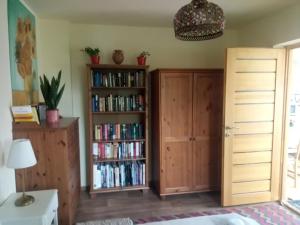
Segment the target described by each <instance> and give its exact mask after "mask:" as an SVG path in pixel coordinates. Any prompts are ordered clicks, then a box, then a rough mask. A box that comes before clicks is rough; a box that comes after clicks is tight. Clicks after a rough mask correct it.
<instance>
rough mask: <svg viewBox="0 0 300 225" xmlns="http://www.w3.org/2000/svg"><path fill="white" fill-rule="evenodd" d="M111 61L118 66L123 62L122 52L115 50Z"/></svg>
mask: <svg viewBox="0 0 300 225" xmlns="http://www.w3.org/2000/svg"><path fill="white" fill-rule="evenodd" d="M112 59H113V61H114V62H115V64H118V65H120V64H121V63H122V62H123V61H124V54H123V51H122V50H115V51H114V53H113V55H112Z"/></svg>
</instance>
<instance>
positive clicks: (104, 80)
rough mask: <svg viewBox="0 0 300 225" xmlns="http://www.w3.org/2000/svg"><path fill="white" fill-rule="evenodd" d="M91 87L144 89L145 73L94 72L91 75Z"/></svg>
mask: <svg viewBox="0 0 300 225" xmlns="http://www.w3.org/2000/svg"><path fill="white" fill-rule="evenodd" d="M91 86H92V87H95V88H100V87H106V88H108V87H109V88H111V87H144V86H145V71H143V70H141V71H135V72H118V73H113V72H103V71H97V70H94V71H92V73H91Z"/></svg>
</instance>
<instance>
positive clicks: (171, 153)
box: [160, 72, 193, 194]
mask: <svg viewBox="0 0 300 225" xmlns="http://www.w3.org/2000/svg"><path fill="white" fill-rule="evenodd" d="M192 89H193V74H192V73H175V72H174V73H163V74H161V101H162V102H161V106H162V108H161V115H162V126H161V129H162V130H161V131H162V137H163V139H162V146H163V147H162V148H163V151H162V153H161V154H162V155H161V157H162V168H161V178H162V180H161V187H160V188H161V192H160V193H161V194H167V193H174V192H182V191H188V190H190V187H191V182H192V181H191V175H190V174H191V171H192V163H191V160H192V158H191V157H192V146H191V141H192V140H191V137H192V98H193V96H192ZM165 174H166V175H165Z"/></svg>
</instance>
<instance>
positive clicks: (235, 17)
mask: <svg viewBox="0 0 300 225" xmlns="http://www.w3.org/2000/svg"><path fill="white" fill-rule="evenodd" d="M24 1H25V2H26V3H27V4H28V5H29V6H30V8H31V9H32V10H33V11H34V12H35V13H36V14H37V15H38V16H39V17H41V18H45V19H63V20H68V21H70V22H73V23H90V24H109V25H129V26H159V27H160V26H161V27H171V26H172V24H173V23H172V20H173V16H174V14H175V13H176V12H177V10H178V9H179V8H180V7H182V6H183V5H185V4H187V3H189V2H190V0H127V1H126V0H48V1H46V0H24ZM210 1H212V2H214V3H216V4H218V5H219V6H221V7H222V8H223V9H224V12H225V16H226V26H227V27H229V28H237V27H240V26H243V25H244V24H247V23H250V22H252V21H255V20H257V19H259V18H261V17H264V16H265V15H270V14H273V13H276V12H278V11H280V10H282V9H284V8H287V7H289V6H292V5H293V4H295V3H297V2H299V0H250V1H249V0H210Z"/></svg>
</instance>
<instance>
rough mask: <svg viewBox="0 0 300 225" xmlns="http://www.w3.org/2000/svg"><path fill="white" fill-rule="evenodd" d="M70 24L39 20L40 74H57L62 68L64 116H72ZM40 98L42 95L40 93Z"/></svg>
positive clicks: (60, 106) (38, 48)
mask: <svg viewBox="0 0 300 225" xmlns="http://www.w3.org/2000/svg"><path fill="white" fill-rule="evenodd" d="M69 29H70V24H69V22H66V21H58V20H43V19H39V20H38V21H37V37H38V41H37V54H38V70H39V76H42V75H43V74H46V76H47V77H50V78H51V77H52V76H57V74H58V72H59V70H62V80H61V84H63V83H65V84H66V87H65V91H64V94H63V97H62V99H61V101H60V103H59V106H58V108H59V109H60V114H61V115H62V116H72V115H73V112H72V104H73V103H72V91H71V90H72V87H71V85H72V82H71V67H70V32H69ZM40 99H41V100H42V99H43V98H42V95H41V93H40Z"/></svg>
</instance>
